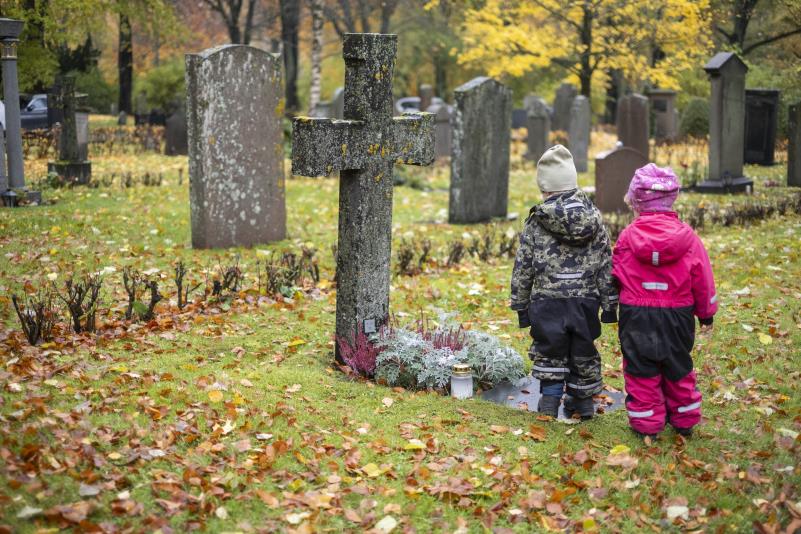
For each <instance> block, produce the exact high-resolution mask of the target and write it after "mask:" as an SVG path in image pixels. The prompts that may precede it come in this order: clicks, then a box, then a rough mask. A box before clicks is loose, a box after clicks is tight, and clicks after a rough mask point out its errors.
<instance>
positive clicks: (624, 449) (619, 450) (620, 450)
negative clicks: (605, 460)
mask: <svg viewBox="0 0 801 534" xmlns="http://www.w3.org/2000/svg"><path fill="white" fill-rule="evenodd" d="M630 450H631V449H630V448H629V447H628V446H626V445H615V446H614V447H612V450H611V451H609V454H627V453H628V452H629V451H630Z"/></svg>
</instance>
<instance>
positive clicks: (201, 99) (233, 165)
mask: <svg viewBox="0 0 801 534" xmlns="http://www.w3.org/2000/svg"><path fill="white" fill-rule="evenodd" d="M186 88H187V94H186V109H187V126H188V139H189V178H190V187H189V197H190V207H191V215H192V246H193V247H195V248H225V247H249V246H253V245H256V244H261V243H268V242H270V241H278V240H281V239H284V237H286V206H285V200H284V147H283V138H284V132H283V128H282V126H281V121H282V119H283V109H284V101H283V93H284V91H283V87H282V83H281V63H280V60H279V59H278V58H277V57H276V56H274V55H272V54H270V53H269V52H265V51H263V50H260V49H258V48H254V47H251V46H242V45H226V46H220V47H217V48H210V49H208V50H206V51H204V52H202V53H200V54H187V55H186Z"/></svg>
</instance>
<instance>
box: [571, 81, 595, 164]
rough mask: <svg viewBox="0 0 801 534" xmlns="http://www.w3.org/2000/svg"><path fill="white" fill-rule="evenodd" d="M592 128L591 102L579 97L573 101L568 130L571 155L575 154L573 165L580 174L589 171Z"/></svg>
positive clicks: (584, 97)
mask: <svg viewBox="0 0 801 534" xmlns="http://www.w3.org/2000/svg"><path fill="white" fill-rule="evenodd" d="M591 128H592V110H591V109H590V101H589V99H588V98H587V97H586V96H583V95H579V96H577V97H576V98H574V99H573V105H572V107H571V108H570V127H569V128H568V130H567V133H568V138H569V139H570V153H571V154H573V163H575V165H576V171H578V172H587V170H588V169H589V161H588V157H589V156H588V154H589V151H590V130H591Z"/></svg>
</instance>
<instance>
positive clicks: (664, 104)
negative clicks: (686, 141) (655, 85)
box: [648, 89, 679, 143]
mask: <svg viewBox="0 0 801 534" xmlns="http://www.w3.org/2000/svg"><path fill="white" fill-rule="evenodd" d="M648 100H649V101H650V102H649V103H650V108H651V114H652V116H653V117H654V140H656V142H657V143H661V142H663V141H675V139H676V138H677V137H678V135H679V119H678V110H677V109H676V91H671V90H670V89H651V90H650V91H648Z"/></svg>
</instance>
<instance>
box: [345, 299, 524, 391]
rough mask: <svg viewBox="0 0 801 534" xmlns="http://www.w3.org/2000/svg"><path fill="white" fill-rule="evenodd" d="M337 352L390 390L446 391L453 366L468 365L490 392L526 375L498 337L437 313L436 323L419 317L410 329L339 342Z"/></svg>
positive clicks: (475, 379)
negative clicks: (498, 386) (503, 383)
mask: <svg viewBox="0 0 801 534" xmlns="http://www.w3.org/2000/svg"><path fill="white" fill-rule="evenodd" d="M337 343H338V345H339V349H340V354H341V355H342V357H343V359H344V360H345V362H346V363H347V364H348V366H350V367H351V368H352V369H353V370H354V371H356V372H358V373H360V374H362V375H364V376H371V377H374V378H375V379H376V380H377V381H380V382H385V383H386V384H388V385H390V386H402V387H404V388H407V389H411V390H419V389H432V390H436V391H440V392H442V393H446V392H447V391H448V388H449V385H450V380H451V375H452V373H453V366H454V365H459V364H466V365H468V366H469V367H470V369H471V371H472V374H473V383H474V384H475V385H476V386H478V387H479V388H481V389H490V388H492V387H494V386H495V385H497V384H498V383H500V382H503V381H506V380H508V381H514V380H517V379H519V378H521V377H523V376H524V374H525V370H524V369H525V368H524V365H523V358H522V356H520V354H519V353H518V352H517V351H515V350H514V349H513V348H511V347H508V346H505V345H504V344H503V343H501V341H500V339H498V338H497V337H495V336H493V335H491V334H487V333H485V332H479V331H477V330H465V329H464V328H463V327H462V326H461V325H459V324H457V323H455V322H454V321H453V320H452V316H450V315H447V314H444V313H440V315H439V319H438V322H437V324H436V325H433V324H432V323H430V322H428V321H426V320H424V319H420V320H418V321H417V322H416V323H415V324H414V325H412V326H410V327H406V328H403V327H398V328H386V329H383V330H382V331H381V332H379V333H378V334H375V335H374V336H372V339H370V340H369V341H368V336H366V335H365V334H364V333H357V335H356V336H355V337H354V339H353V341H352V342H349V341H347V340H343V339H339V338H338V339H337Z"/></svg>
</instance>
